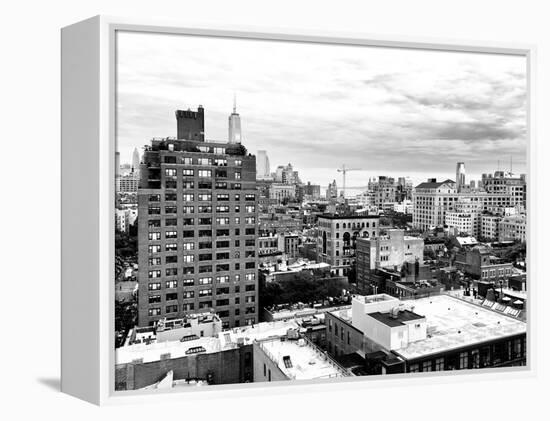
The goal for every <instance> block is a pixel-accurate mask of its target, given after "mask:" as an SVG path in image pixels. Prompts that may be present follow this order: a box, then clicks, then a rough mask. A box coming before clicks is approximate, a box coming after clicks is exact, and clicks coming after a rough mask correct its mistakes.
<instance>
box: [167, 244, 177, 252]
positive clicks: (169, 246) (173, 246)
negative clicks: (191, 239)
mask: <svg viewBox="0 0 550 421" xmlns="http://www.w3.org/2000/svg"><path fill="white" fill-rule="evenodd" d="M165 250H166V251H177V250H178V245H177V244H176V243H169V244H166V246H165Z"/></svg>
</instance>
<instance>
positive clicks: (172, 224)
mask: <svg viewBox="0 0 550 421" xmlns="http://www.w3.org/2000/svg"><path fill="white" fill-rule="evenodd" d="M176 225H178V220H177V219H176V218H166V219H165V221H164V226H166V227H175V226H176Z"/></svg>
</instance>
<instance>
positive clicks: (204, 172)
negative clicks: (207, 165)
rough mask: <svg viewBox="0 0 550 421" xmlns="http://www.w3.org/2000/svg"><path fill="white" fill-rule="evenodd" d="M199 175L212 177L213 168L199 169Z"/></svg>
mask: <svg viewBox="0 0 550 421" xmlns="http://www.w3.org/2000/svg"><path fill="white" fill-rule="evenodd" d="M199 177H204V178H210V177H212V170H199Z"/></svg>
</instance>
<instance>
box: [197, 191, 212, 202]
mask: <svg viewBox="0 0 550 421" xmlns="http://www.w3.org/2000/svg"><path fill="white" fill-rule="evenodd" d="M211 200H212V194H210V193H200V194H199V202H209V201H211Z"/></svg>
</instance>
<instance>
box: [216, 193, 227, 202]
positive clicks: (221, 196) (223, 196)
mask: <svg viewBox="0 0 550 421" xmlns="http://www.w3.org/2000/svg"><path fill="white" fill-rule="evenodd" d="M216 199H217V200H218V202H227V201H228V200H229V195H228V194H218V195H217V196H216Z"/></svg>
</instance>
